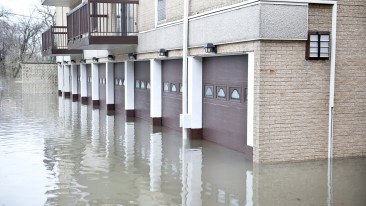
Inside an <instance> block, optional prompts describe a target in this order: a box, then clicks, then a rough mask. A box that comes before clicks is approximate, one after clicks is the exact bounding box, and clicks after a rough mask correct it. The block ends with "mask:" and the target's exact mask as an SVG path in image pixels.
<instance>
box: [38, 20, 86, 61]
mask: <svg viewBox="0 0 366 206" xmlns="http://www.w3.org/2000/svg"><path fill="white" fill-rule="evenodd" d="M82 53H83V51H82V50H73V49H68V48H67V28H66V26H51V27H50V28H49V29H48V30H47V31H45V32H44V33H43V34H42V55H43V56H64V55H72V54H82Z"/></svg>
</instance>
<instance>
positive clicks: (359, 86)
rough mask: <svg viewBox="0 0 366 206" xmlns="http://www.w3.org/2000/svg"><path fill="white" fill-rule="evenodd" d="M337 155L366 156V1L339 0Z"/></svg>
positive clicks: (336, 91) (335, 106)
mask: <svg viewBox="0 0 366 206" xmlns="http://www.w3.org/2000/svg"><path fill="white" fill-rule="evenodd" d="M335 85H336V86H335V102H334V104H335V105H334V115H335V116H334V157H350V156H366V1H364V0H352V1H350V0H338V17H337V57H336V79H335Z"/></svg>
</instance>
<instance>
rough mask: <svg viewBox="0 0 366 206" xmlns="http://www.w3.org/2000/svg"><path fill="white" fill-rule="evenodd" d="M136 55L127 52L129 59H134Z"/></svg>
mask: <svg viewBox="0 0 366 206" xmlns="http://www.w3.org/2000/svg"><path fill="white" fill-rule="evenodd" d="M136 57H137V55H136V54H134V53H128V59H129V60H135V59H136Z"/></svg>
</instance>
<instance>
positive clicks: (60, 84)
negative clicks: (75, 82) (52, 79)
mask: <svg viewBox="0 0 366 206" xmlns="http://www.w3.org/2000/svg"><path fill="white" fill-rule="evenodd" d="M57 71H58V76H57V77H58V96H62V89H63V86H64V77H63V76H64V75H63V74H64V72H63V68H62V65H61V64H58V66H57Z"/></svg>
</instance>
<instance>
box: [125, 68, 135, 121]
mask: <svg viewBox="0 0 366 206" xmlns="http://www.w3.org/2000/svg"><path fill="white" fill-rule="evenodd" d="M125 110H126V116H127V117H134V116H135V67H134V62H132V61H126V62H125Z"/></svg>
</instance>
